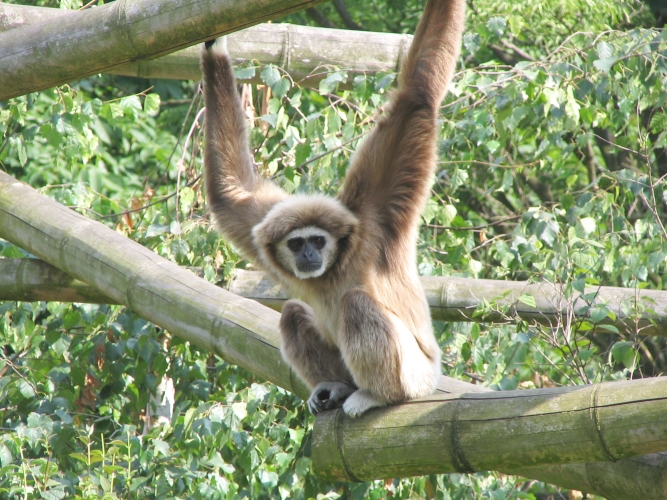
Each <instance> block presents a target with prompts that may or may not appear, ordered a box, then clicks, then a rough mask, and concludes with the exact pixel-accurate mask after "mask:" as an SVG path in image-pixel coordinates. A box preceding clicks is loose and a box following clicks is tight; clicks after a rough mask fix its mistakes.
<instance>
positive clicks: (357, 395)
mask: <svg viewBox="0 0 667 500" xmlns="http://www.w3.org/2000/svg"><path fill="white" fill-rule="evenodd" d="M385 404H386V403H383V402H382V401H378V400H377V399H375V398H374V397H373V396H372V395H371V393H370V392H369V391H367V390H365V389H359V390H358V391H355V392H354V393H353V394H352V395H351V396H350V397H348V398H347V399H346V400H345V403H343V411H344V412H345V413H347V414H348V415H349V416H350V417H352V418H357V417H359V416H361V415H362V414H364V413H366V412H367V411H368V410H370V409H371V408H378V407H380V406H385Z"/></svg>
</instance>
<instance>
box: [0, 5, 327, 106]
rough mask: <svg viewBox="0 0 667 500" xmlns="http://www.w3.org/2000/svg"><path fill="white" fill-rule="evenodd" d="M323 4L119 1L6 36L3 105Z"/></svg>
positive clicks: (0, 88)
mask: <svg viewBox="0 0 667 500" xmlns="http://www.w3.org/2000/svg"><path fill="white" fill-rule="evenodd" d="M322 1H323V0H118V1H116V2H112V3H108V4H105V5H102V6H100V7H95V8H91V9H87V10H83V11H76V12H71V13H69V14H68V15H65V16H59V17H57V18H55V19H45V20H42V21H40V22H37V23H35V24H30V25H26V26H23V27H21V28H16V29H12V30H11V31H5V32H2V33H0V68H2V71H0V100H4V99H8V98H10V97H15V96H19V95H23V94H26V93H28V92H34V91H37V90H42V89H45V88H49V87H52V86H54V85H58V84H62V83H66V82H69V81H72V80H77V79H80V78H83V77H86V76H90V75H93V74H95V73H100V72H105V71H109V70H110V69H111V68H114V67H116V66H120V65H122V64H127V63H130V62H133V61H137V60H144V59H150V58H154V57H158V56H162V55H165V54H168V53H171V52H174V51H176V50H179V49H183V48H185V47H188V46H190V45H194V44H196V43H198V42H203V41H204V40H207V39H210V38H213V37H215V36H218V35H223V34H226V33H231V32H233V31H237V30H240V29H242V28H247V27H248V26H252V25H255V24H259V23H261V22H263V21H268V20H270V19H274V18H276V17H280V16H284V15H285V14H289V13H290V12H294V11H297V10H300V9H304V8H307V7H312V6H313V5H316V4H318V3H321V2H322Z"/></svg>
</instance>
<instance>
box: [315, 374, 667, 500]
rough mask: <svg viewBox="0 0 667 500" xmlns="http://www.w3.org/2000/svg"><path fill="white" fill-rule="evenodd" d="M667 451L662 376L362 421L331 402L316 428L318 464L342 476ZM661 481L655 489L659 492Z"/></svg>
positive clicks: (463, 401)
mask: <svg viewBox="0 0 667 500" xmlns="http://www.w3.org/2000/svg"><path fill="white" fill-rule="evenodd" d="M492 444H493V445H492ZM664 449H667V377H659V378H652V379H643V380H634V381H622V382H607V383H602V384H596V385H589V386H582V387H563V388H557V389H539V390H524V391H506V392H489V393H476V394H460V395H450V396H440V397H438V398H432V400H430V401H428V400H426V398H425V399H423V400H420V401H418V402H414V403H408V404H404V405H400V406H397V407H391V408H383V409H378V410H374V411H371V412H370V413H369V414H368V416H367V417H366V418H363V419H354V418H350V417H348V416H346V415H345V414H344V413H343V411H342V410H335V411H331V412H326V413H324V414H323V415H322V416H321V417H318V419H317V421H316V423H315V429H314V431H313V463H314V465H315V467H316V469H317V470H318V471H319V473H320V474H321V475H323V476H324V477H326V478H327V479H330V480H346V481H367V480H371V479H381V478H391V477H402V476H412V475H416V474H425V473H426V474H440V473H450V472H477V471H485V470H501V471H507V470H513V469H516V468H519V467H522V466H525V465H526V464H534V465H547V464H551V463H561V464H562V463H568V462H573V463H575V462H581V461H616V460H619V459H622V458H630V457H632V456H635V455H640V454H643V453H651V452H659V451H660V450H664ZM397 450H400V453H397V452H396V451H397ZM659 486H660V489H659V490H654V491H662V492H664V491H665V484H664V483H663V484H661V485H659ZM625 493H626V494H627V496H626V497H625V498H639V497H635V496H634V495H630V494H628V490H626V491H625ZM644 498H645V497H644ZM652 498H658V497H652ZM660 498H664V497H660Z"/></svg>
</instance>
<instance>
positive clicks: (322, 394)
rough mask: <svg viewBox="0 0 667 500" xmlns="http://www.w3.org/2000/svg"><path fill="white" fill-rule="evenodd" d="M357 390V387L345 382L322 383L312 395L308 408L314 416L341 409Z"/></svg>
mask: <svg viewBox="0 0 667 500" xmlns="http://www.w3.org/2000/svg"><path fill="white" fill-rule="evenodd" d="M356 390H357V389H356V387H353V386H351V385H350V384H346V383H345V382H321V383H319V384H317V386H315V388H314V389H313V392H312V393H311V394H310V397H309V398H308V408H309V409H310V412H311V413H312V414H313V415H317V414H318V413H319V412H321V411H325V410H334V409H336V408H340V407H341V406H343V402H344V401H345V400H346V399H347V397H348V396H349V395H350V394H352V393H353V392H355V391H356Z"/></svg>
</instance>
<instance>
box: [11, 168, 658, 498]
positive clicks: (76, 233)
mask: <svg viewBox="0 0 667 500" xmlns="http://www.w3.org/2000/svg"><path fill="white" fill-rule="evenodd" d="M0 237H1V238H4V239H7V240H8V241H11V242H13V243H15V244H16V245H19V246H21V247H23V248H25V249H27V250H29V251H30V252H31V253H33V254H34V255H36V256H37V257H39V258H41V259H43V260H45V261H47V262H49V263H50V264H52V265H54V266H56V267H58V268H59V269H61V270H62V271H64V272H66V273H68V274H70V275H72V276H73V277H75V278H77V279H80V280H86V281H87V282H89V283H90V284H91V285H92V286H94V287H95V288H96V289H98V290H101V291H104V293H105V294H106V295H108V296H109V297H110V298H111V299H112V300H113V301H115V302H118V303H121V304H125V305H127V306H129V307H131V308H132V309H133V310H134V311H135V312H137V313H138V314H140V315H142V316H143V317H144V318H146V319H147V320H149V321H153V322H154V323H156V324H157V325H160V326H161V327H163V328H165V329H167V330H169V331H170V332H171V333H172V334H174V335H178V336H179V337H181V338H183V339H184V340H186V341H189V342H192V343H193V344H195V345H197V346H199V347H201V348H203V349H208V350H210V351H212V352H214V353H216V354H218V355H220V356H221V357H222V358H224V359H227V360H229V361H230V362H232V363H236V364H239V365H241V366H243V367H245V368H246V369H248V370H251V371H253V372H254V373H256V374H257V375H259V376H260V377H264V378H265V379H267V380H269V381H271V382H273V383H275V384H277V385H280V386H281V387H284V388H286V389H288V390H291V391H294V392H296V393H297V394H299V395H301V396H302V397H303V396H305V395H306V394H307V392H308V391H307V389H306V388H305V387H304V386H303V384H302V383H300V382H299V381H298V380H296V378H295V377H293V375H292V373H291V371H290V370H289V368H288V367H287V366H286V365H285V364H284V363H283V361H282V359H281V357H280V352H279V349H278V345H279V340H278V319H279V315H278V313H277V312H275V311H272V310H270V309H268V308H266V307H264V306H262V305H260V304H258V303H256V302H255V301H252V300H248V299H244V298H241V297H238V296H236V295H234V294H232V293H230V292H228V291H226V290H222V289H220V288H218V287H216V286H214V285H212V284H210V283H208V282H206V281H204V280H202V279H200V278H197V277H196V276H195V275H194V274H192V273H190V272H189V271H186V270H184V269H181V268H179V267H178V266H177V265H175V264H173V263H171V262H168V261H166V260H165V259H163V258H161V257H159V256H158V255H156V254H154V253H153V252H151V251H150V250H147V249H145V248H144V247H142V246H141V245H138V244H137V243H134V242H132V241H130V240H128V239H126V238H124V237H123V236H121V235H119V234H117V233H115V232H114V231H112V230H111V229H108V228H107V227H105V226H103V225H101V224H99V223H96V222H94V221H90V220H88V219H86V218H85V217H83V216H81V215H79V214H77V213H75V212H74V211H72V210H69V209H68V208H66V207H64V206H62V205H60V204H58V203H56V202H54V201H52V200H50V199H49V198H46V197H45V196H42V195H40V194H39V193H37V192H36V191H35V190H33V189H32V188H30V187H29V186H27V185H25V184H23V183H21V182H19V181H17V180H16V179H14V178H12V177H10V176H8V175H7V174H5V173H4V172H0ZM661 387H662V386H661ZM472 390H476V391H484V389H483V388H479V387H477V386H475V385H472V384H467V383H465V382H461V381H457V380H454V379H451V378H449V377H442V380H441V384H440V393H447V392H448V393H462V392H464V391H472ZM663 393H664V391H663ZM493 394H496V393H493ZM526 394H528V393H526ZM471 396H472V395H471V394H470V393H468V394H467V395H466V396H465V398H470V397H471ZM520 396H521V395H520ZM654 396H655V395H651V396H650V398H654ZM431 399H433V398H431ZM487 403H488V404H487V406H495V405H496V404H497V402H496V401H495V400H493V399H492V400H490V401H488V402H487ZM420 404H421V403H417V402H413V403H410V404H408V405H401V406H396V407H392V408H386V409H382V410H379V411H380V412H382V414H384V413H386V412H393V411H399V412H401V411H405V408H404V407H407V408H409V409H417V408H419V407H420ZM425 404H426V405H432V404H433V401H426V402H425ZM482 405H483V403H482ZM401 408H404V409H403V410H401ZM421 413H422V414H423V413H424V412H421ZM663 414H664V412H663ZM373 415H377V413H370V414H369V415H368V417H366V418H371V419H372V418H375V417H374V416H373ZM364 420H366V419H365V418H364V419H360V420H359V421H358V422H363V421H364ZM656 421H658V422H660V418H657V419H656ZM515 423H516V425H517V426H518V427H521V425H520V424H521V419H516V422H515ZM657 425H658V427H657V429H658V431H659V429H661V427H660V426H661V425H662V424H657ZM626 430H627V429H626ZM556 435H557V433H556V434H554V436H556ZM629 436H630V438H632V435H631V434H629ZM508 437H509V436H508ZM502 438H503V435H496V436H494V438H493V439H494V440H493V442H494V443H499V444H498V445H499V446H501V445H502V446H504V444H505V440H502ZM556 439H558V437H556ZM563 439H566V438H565V437H564V438H563ZM396 451H397V454H400V455H404V451H403V450H402V449H400V448H396ZM564 452H566V450H564ZM529 463H531V464H532V463H533V462H529ZM525 465H527V464H525ZM589 467H592V468H591V469H590V470H591V471H594V474H592V473H589ZM525 470H526V471H527V472H525V473H524V470H523V469H522V470H521V471H520V472H521V473H522V474H525V475H526V476H528V477H535V478H538V479H540V480H542V481H546V482H550V483H553V484H559V483H558V481H564V480H565V479H564V478H569V479H568V483H567V486H568V487H573V488H577V489H580V490H585V491H589V492H591V493H596V492H599V491H604V489H603V488H604V485H605V484H607V483H613V481H614V479H613V478H616V477H618V476H621V475H623V474H629V473H633V474H635V475H636V476H637V477H640V476H641V475H642V474H644V475H643V476H641V477H647V476H648V473H647V472H646V471H648V470H650V471H653V472H654V474H653V476H652V477H653V478H655V484H657V485H660V487H664V485H665V484H667V468H665V467H664V463H658V461H657V460H656V459H655V457H654V456H644V457H641V458H638V459H633V460H620V461H618V462H616V463H601V464H595V465H594V466H592V465H591V464H583V463H582V464H576V465H569V466H557V465H550V466H549V467H533V468H530V469H525ZM419 473H420V474H422V473H426V470H424V471H423V472H419ZM529 474H530V475H529ZM578 481H580V482H581V484H578ZM572 483H576V484H572ZM627 487H628V489H627V490H626V491H625V493H624V496H616V497H614V496H612V495H607V496H608V498H610V499H615V498H617V499H619V500H621V499H627V498H647V499H650V498H657V497H651V496H639V494H640V493H642V492H644V490H645V488H644V487H643V486H641V487H640V486H637V485H635V486H632V485H631V484H628V486H627ZM656 487H657V486H656ZM635 493H636V494H635Z"/></svg>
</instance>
